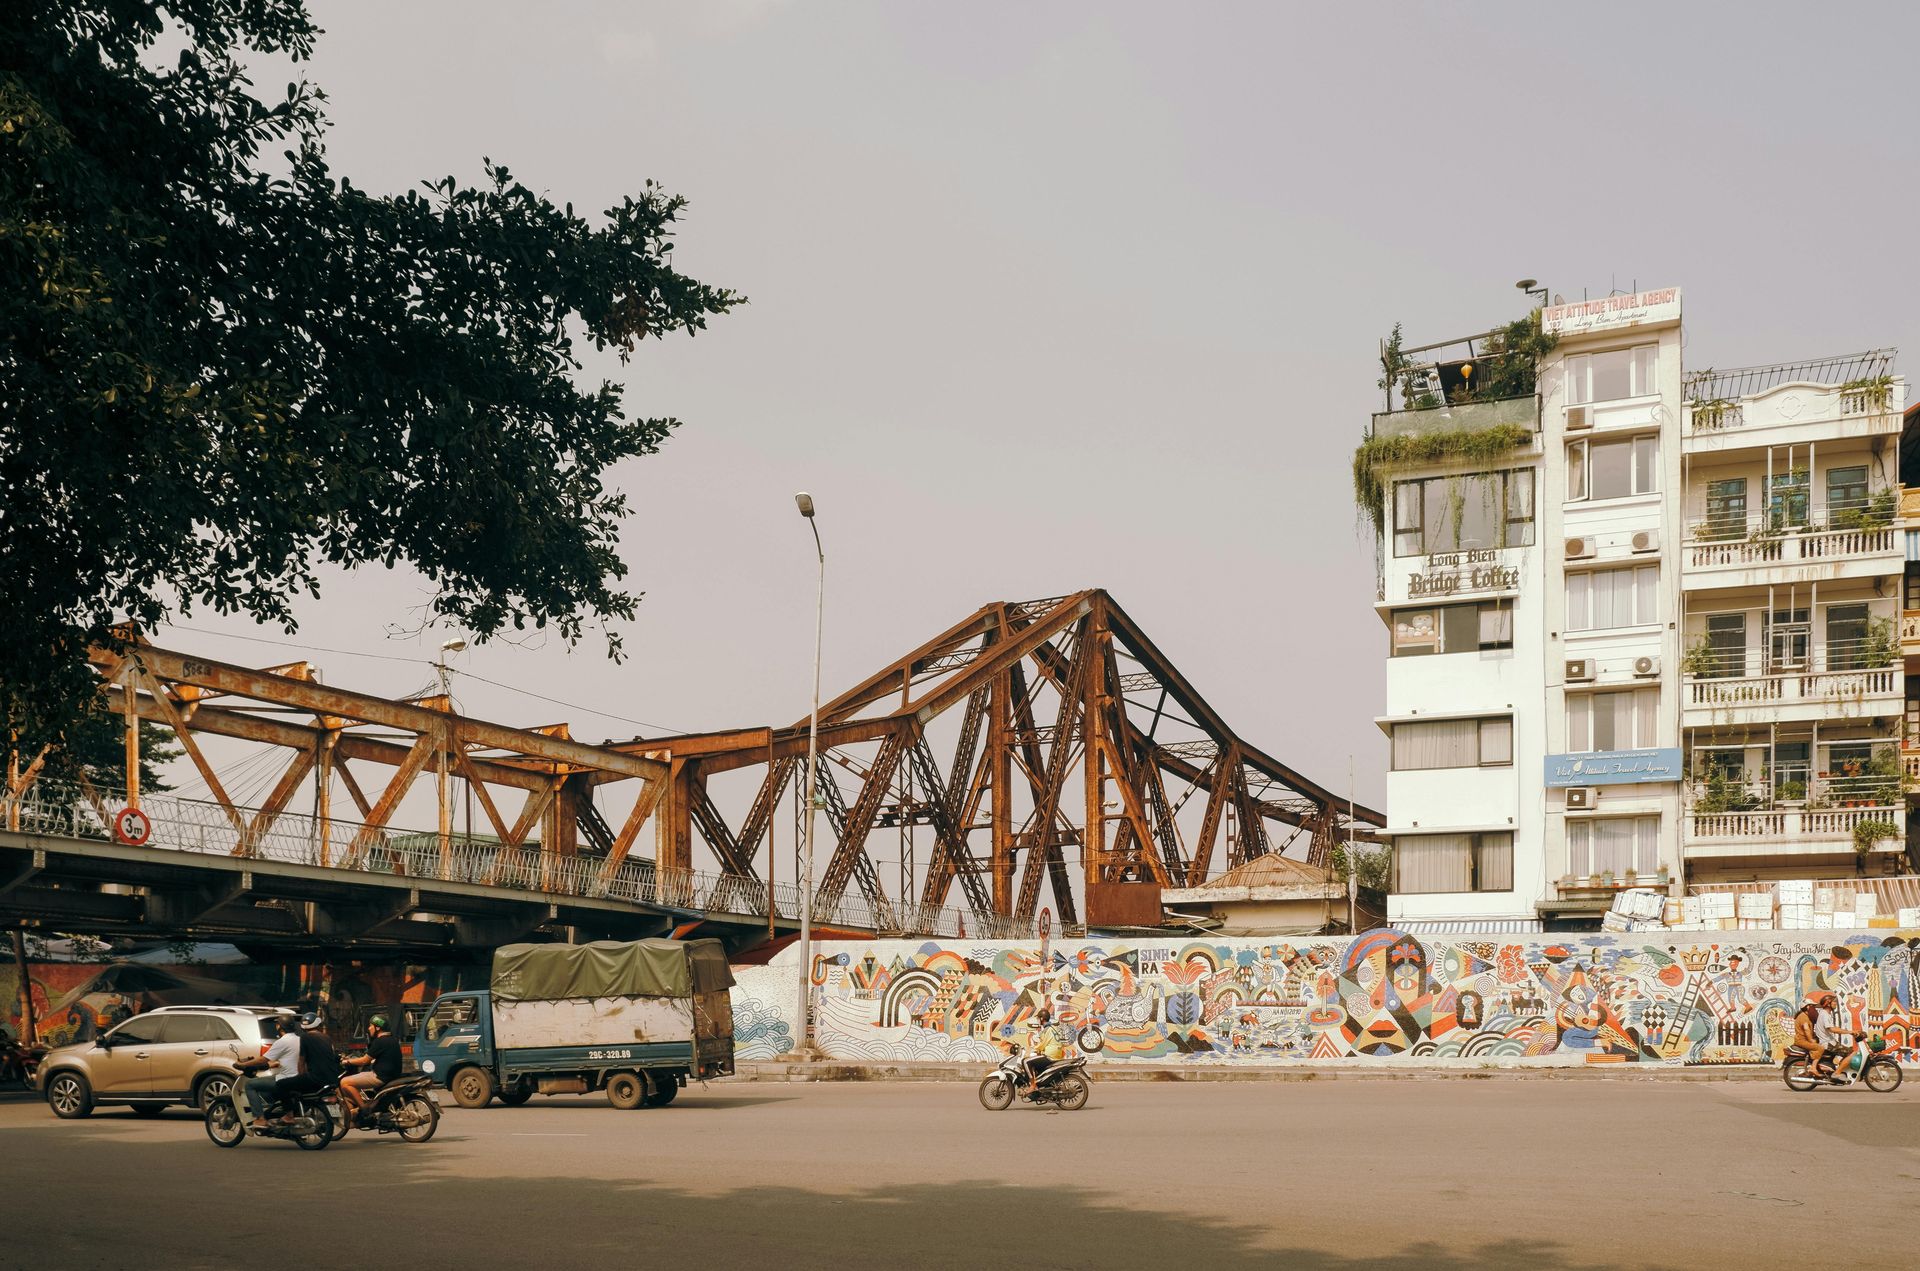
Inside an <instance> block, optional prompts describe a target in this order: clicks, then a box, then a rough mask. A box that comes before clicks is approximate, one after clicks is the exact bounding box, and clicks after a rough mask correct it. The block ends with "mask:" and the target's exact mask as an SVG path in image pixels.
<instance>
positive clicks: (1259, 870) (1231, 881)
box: [1188, 852, 1340, 891]
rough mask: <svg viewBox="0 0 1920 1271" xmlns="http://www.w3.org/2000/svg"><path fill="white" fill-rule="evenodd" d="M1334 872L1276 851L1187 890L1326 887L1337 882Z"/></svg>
mask: <svg viewBox="0 0 1920 1271" xmlns="http://www.w3.org/2000/svg"><path fill="white" fill-rule="evenodd" d="M1339 881H1340V880H1339V879H1337V878H1335V877H1334V874H1333V871H1332V870H1330V869H1326V868H1324V867H1322V866H1319V865H1309V864H1307V863H1306V862H1305V861H1296V860H1290V859H1288V858H1287V857H1285V856H1282V855H1280V854H1279V853H1278V852H1269V853H1267V855H1265V856H1256V857H1254V858H1253V859H1252V860H1250V861H1248V862H1247V863H1246V864H1244V865H1236V866H1234V867H1233V868H1232V869H1230V870H1228V871H1227V872H1226V873H1224V874H1221V875H1220V876H1219V877H1217V878H1209V879H1208V880H1207V881H1206V882H1204V883H1202V884H1200V886H1198V887H1193V888H1189V889H1188V890H1190V891H1216V890H1218V891H1224V890H1226V889H1227V888H1229V887H1301V886H1308V887H1313V886H1325V885H1326V884H1328V883H1332V882H1339Z"/></svg>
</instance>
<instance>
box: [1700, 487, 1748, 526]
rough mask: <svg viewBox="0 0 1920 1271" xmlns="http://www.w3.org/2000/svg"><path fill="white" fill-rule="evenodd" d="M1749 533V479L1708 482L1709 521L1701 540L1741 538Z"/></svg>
mask: <svg viewBox="0 0 1920 1271" xmlns="http://www.w3.org/2000/svg"><path fill="white" fill-rule="evenodd" d="M1746 532H1747V479H1746V478H1745V477H1729V478H1728V479H1726V480H1725V481H1709V482H1707V520H1706V523H1705V524H1704V525H1702V526H1701V527H1700V537H1701V538H1739V537H1741V536H1742V535H1744V534H1745V533H1746Z"/></svg>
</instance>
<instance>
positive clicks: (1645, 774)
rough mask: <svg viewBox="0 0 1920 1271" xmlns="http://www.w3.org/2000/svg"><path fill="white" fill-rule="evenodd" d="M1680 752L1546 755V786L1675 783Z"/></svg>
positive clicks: (1677, 775)
mask: <svg viewBox="0 0 1920 1271" xmlns="http://www.w3.org/2000/svg"><path fill="white" fill-rule="evenodd" d="M1681 763H1682V761H1681V757H1680V748H1679V747H1678V746H1672V747H1666V748H1662V749H1658V750H1594V751H1589V752H1587V753H1585V754H1578V755H1548V756H1547V785H1548V787H1549V788H1553V789H1558V788H1563V787H1566V786H1621V785H1634V784H1638V783H1643V782H1652V781H1678V780H1680V772H1681Z"/></svg>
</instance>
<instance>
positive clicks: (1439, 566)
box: [1407, 548, 1520, 600]
mask: <svg viewBox="0 0 1920 1271" xmlns="http://www.w3.org/2000/svg"><path fill="white" fill-rule="evenodd" d="M1519 589H1520V571H1519V570H1518V569H1516V568H1514V567H1513V566H1511V565H1508V564H1506V563H1505V562H1504V560H1503V553H1501V552H1500V551H1498V550H1496V549H1493V548H1473V549H1469V550H1467V551H1460V552H1435V553H1434V554H1432V555H1430V556H1428V557H1427V559H1426V564H1425V565H1424V567H1423V568H1422V569H1421V571H1420V572H1419V573H1417V574H1409V575H1407V599H1409V600H1443V599H1446V598H1447V597H1449V596H1471V595H1473V594H1475V593H1476V592H1483V591H1518V590H1519Z"/></svg>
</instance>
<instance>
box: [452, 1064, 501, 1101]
mask: <svg viewBox="0 0 1920 1271" xmlns="http://www.w3.org/2000/svg"><path fill="white" fill-rule="evenodd" d="M452 1090H453V1101H454V1102H455V1103H457V1104H459V1105H460V1106H461V1107H463V1108H484V1107H486V1106H487V1105H488V1104H489V1103H491V1102H493V1074H492V1073H490V1072H488V1071H487V1070H486V1069H485V1068H462V1069H461V1070H460V1071H459V1072H456V1073H454V1074H453V1085H452Z"/></svg>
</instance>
